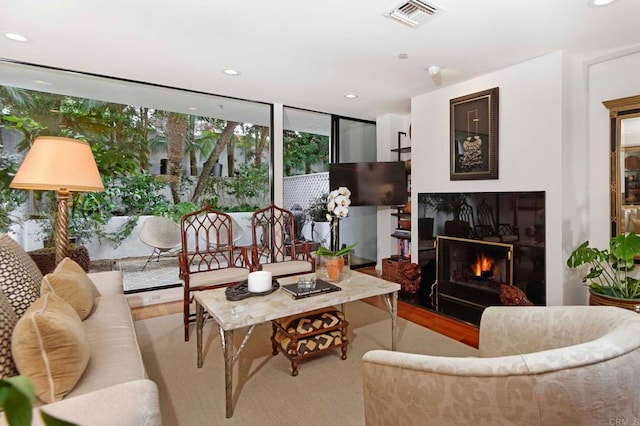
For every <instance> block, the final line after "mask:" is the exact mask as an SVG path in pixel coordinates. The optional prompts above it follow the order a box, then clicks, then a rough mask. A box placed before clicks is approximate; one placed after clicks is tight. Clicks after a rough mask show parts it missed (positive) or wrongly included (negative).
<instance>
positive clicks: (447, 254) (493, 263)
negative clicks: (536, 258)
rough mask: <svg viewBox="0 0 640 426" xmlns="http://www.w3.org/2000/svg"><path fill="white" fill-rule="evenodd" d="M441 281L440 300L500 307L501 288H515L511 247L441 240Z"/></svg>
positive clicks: (451, 238) (438, 287)
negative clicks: (498, 305) (509, 286)
mask: <svg viewBox="0 0 640 426" xmlns="http://www.w3.org/2000/svg"><path fill="white" fill-rule="evenodd" d="M436 251H437V252H436V256H437V266H436V267H437V271H436V274H437V280H436V283H435V286H436V288H437V294H438V296H439V297H440V298H450V299H452V300H456V301H458V302H461V303H467V304H470V305H473V306H477V307H486V306H490V305H494V304H499V296H500V285H501V284H506V285H512V276H513V246H512V245H511V244H504V243H496V242H488V241H479V240H471V239H465V238H457V237H446V236H438V237H437V242H436Z"/></svg>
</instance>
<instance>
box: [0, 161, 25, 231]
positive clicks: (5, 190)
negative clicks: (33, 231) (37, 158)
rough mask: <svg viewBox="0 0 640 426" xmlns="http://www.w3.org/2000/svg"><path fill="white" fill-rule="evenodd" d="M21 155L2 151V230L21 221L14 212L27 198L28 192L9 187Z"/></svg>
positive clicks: (0, 217)
mask: <svg viewBox="0 0 640 426" xmlns="http://www.w3.org/2000/svg"><path fill="white" fill-rule="evenodd" d="M18 164H19V156H17V155H7V154H5V153H2V152H0V232H7V231H8V230H9V228H11V226H12V225H13V224H14V223H17V222H19V221H20V217H18V216H17V215H16V214H15V213H14V212H15V211H16V209H17V208H18V206H19V205H20V204H22V203H24V202H25V201H26V199H27V192H26V191H22V190H16V189H12V188H10V187H9V184H10V183H11V181H12V180H13V177H14V176H15V174H16V171H17V170H18Z"/></svg>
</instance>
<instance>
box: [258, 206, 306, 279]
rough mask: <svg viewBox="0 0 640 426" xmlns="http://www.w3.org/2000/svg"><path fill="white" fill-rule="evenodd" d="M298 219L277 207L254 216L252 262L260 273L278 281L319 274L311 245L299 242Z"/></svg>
mask: <svg viewBox="0 0 640 426" xmlns="http://www.w3.org/2000/svg"><path fill="white" fill-rule="evenodd" d="M295 229H296V227H295V217H294V215H293V213H292V212H291V211H289V210H286V209H283V208H281V207H277V206H276V205H274V204H271V205H269V206H268V207H265V208H264V209H261V210H258V211H256V212H255V213H253V215H252V216H251V234H252V244H251V261H252V266H253V268H254V269H255V270H258V271H270V272H271V273H272V275H273V276H274V277H284V276H288V275H296V274H303V273H305V272H313V271H314V270H315V262H314V259H313V257H311V252H310V246H309V243H308V242H307V241H295Z"/></svg>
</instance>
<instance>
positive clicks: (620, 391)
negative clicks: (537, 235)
mask: <svg viewBox="0 0 640 426" xmlns="http://www.w3.org/2000/svg"><path fill="white" fill-rule="evenodd" d="M479 353H480V357H478V358H476V357H472V358H447V357H440V356H427V355H419V354H408V353H401V352H391V351H383V350H375V351H370V352H367V353H366V354H365V355H364V357H363V383H364V404H365V417H366V424H367V425H397V424H402V425H411V424H420V425H428V424H433V425H460V424H474V425H558V424H572V425H595V424H603V425H608V424H614V422H616V421H617V422H618V423H615V424H633V422H637V421H639V419H640V315H638V314H636V313H634V312H632V311H627V310H624V309H620V308H614V307H601V306H598V307H596V306H558V307H490V308H487V309H486V310H485V311H484V314H483V316H482V320H481V323H480V345H479ZM621 421H626V422H627V423H619V422H621Z"/></svg>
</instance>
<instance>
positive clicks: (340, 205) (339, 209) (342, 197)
mask: <svg viewBox="0 0 640 426" xmlns="http://www.w3.org/2000/svg"><path fill="white" fill-rule="evenodd" d="M349 197H351V191H349V188H347V187H345V186H341V187H339V188H338V189H334V190H333V191H331V192H330V193H329V195H328V196H327V212H328V213H327V221H328V222H329V226H330V228H331V249H328V248H326V247H323V246H320V247H318V251H317V254H319V255H322V256H342V255H345V254H347V253H349V252H350V251H351V250H352V249H353V248H354V247H355V246H356V245H357V244H358V243H354V244H351V245H349V246H347V247H344V248H342V249H340V250H338V249H337V247H334V246H335V229H336V227H337V226H338V222H339V221H340V220H341V219H344V218H345V217H347V216H348V215H349V206H350V205H351V200H350V199H349Z"/></svg>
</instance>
